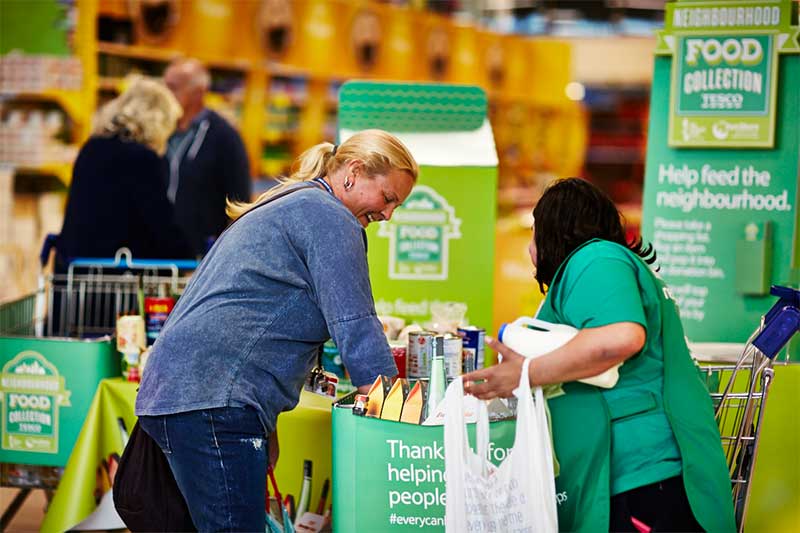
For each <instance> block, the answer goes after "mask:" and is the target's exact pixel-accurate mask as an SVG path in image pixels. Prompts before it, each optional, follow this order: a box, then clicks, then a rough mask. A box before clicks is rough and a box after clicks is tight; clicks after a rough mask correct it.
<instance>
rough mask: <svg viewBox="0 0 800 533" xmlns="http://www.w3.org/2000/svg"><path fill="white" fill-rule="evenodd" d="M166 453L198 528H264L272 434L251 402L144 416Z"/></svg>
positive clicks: (143, 421)
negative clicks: (245, 405)
mask: <svg viewBox="0 0 800 533" xmlns="http://www.w3.org/2000/svg"><path fill="white" fill-rule="evenodd" d="M139 424H140V426H141V427H142V429H144V430H145V431H146V432H147V434H148V435H150V436H151V437H152V438H153V440H155V441H156V443H158V445H159V447H160V448H161V450H163V452H164V454H165V455H166V457H167V461H168V462H169V465H170V467H171V468H172V473H173V474H174V475H175V481H177V483H178V488H179V489H180V491H181V493H182V494H183V497H184V499H185V500H186V504H187V505H188V507H189V512H190V514H191V515H192V521H193V522H194V525H195V527H196V528H197V530H198V531H258V532H263V531H264V528H265V520H266V511H265V509H264V504H265V498H266V475H267V436H266V435H265V434H264V427H263V426H262V425H261V422H260V420H259V418H258V414H257V413H256V410H255V409H253V408H251V407H223V408H219V409H206V410H201V411H189V412H185V413H179V414H175V415H165V416H142V417H139Z"/></svg>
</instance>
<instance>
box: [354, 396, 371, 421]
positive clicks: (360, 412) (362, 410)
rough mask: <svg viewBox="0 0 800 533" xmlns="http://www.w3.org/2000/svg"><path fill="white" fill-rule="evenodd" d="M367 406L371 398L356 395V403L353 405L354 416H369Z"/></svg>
mask: <svg viewBox="0 0 800 533" xmlns="http://www.w3.org/2000/svg"><path fill="white" fill-rule="evenodd" d="M367 404H369V396H367V395H366V394H356V401H355V403H354V404H353V414H354V415H356V416H364V415H365V414H367Z"/></svg>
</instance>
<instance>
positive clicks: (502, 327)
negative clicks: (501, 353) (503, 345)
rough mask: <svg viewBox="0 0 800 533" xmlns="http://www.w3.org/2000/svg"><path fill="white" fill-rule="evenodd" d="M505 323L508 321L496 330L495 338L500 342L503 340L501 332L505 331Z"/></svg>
mask: <svg viewBox="0 0 800 533" xmlns="http://www.w3.org/2000/svg"><path fill="white" fill-rule="evenodd" d="M507 325H508V323H504V324H503V325H501V326H500V330H499V331H498V332H497V340H499V341H500V342H503V333H505V331H506V326H507Z"/></svg>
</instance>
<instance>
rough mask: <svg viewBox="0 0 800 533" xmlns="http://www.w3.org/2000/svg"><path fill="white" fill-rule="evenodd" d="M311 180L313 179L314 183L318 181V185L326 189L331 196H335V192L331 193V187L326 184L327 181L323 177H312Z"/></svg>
mask: <svg viewBox="0 0 800 533" xmlns="http://www.w3.org/2000/svg"><path fill="white" fill-rule="evenodd" d="M311 181H313V182H314V183H319V184H320V185H322V186H323V187H324V188H325V190H326V191H328V192H329V193H331V195H332V196H336V195H335V194H333V189H332V188H331V186H330V185H329V184H328V182H327V181H325V179H324V178H314V179H313V180H311Z"/></svg>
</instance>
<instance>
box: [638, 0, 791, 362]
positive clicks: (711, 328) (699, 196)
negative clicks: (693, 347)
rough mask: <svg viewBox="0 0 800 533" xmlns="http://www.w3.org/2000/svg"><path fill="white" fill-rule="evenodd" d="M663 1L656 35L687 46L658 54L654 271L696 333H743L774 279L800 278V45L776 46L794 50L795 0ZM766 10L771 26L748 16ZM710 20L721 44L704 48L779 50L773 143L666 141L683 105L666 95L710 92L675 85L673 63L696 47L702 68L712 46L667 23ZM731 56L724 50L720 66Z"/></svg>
mask: <svg viewBox="0 0 800 533" xmlns="http://www.w3.org/2000/svg"><path fill="white" fill-rule="evenodd" d="M730 5H735V6H736V9H732V8H730V7H728V6H730ZM756 8H758V9H756ZM776 9H777V11H775V10H776ZM667 10H668V11H667V19H668V21H667V28H668V29H667V32H666V34H665V35H662V36H661V39H662V41H661V45H663V46H666V44H665V43H668V42H669V41H670V38H672V40H673V45H674V50H683V52H682V54H683V56H681V57H678V56H673V57H669V56H660V57H656V59H655V67H654V73H653V85H652V87H653V88H652V94H651V103H650V124H649V130H648V145H647V163H646V167H645V184H644V201H643V216H642V235H643V237H644V238H645V239H646V240H648V241H650V242H652V243H653V245H654V246H655V249H656V251H657V254H658V261H657V263H658V265H659V266H660V270H659V274H660V275H661V276H662V277H663V278H664V279H665V281H666V282H667V284H668V285H669V287H670V290H671V291H672V293H673V295H674V297H675V299H676V301H677V302H678V304H679V306H680V309H681V319H682V321H683V324H684V328H685V330H686V334H687V336H688V337H689V340H691V341H693V342H733V343H743V342H745V341H746V340H747V339H748V337H749V335H750V334H751V333H752V332H753V330H754V329H755V328H756V327H758V325H759V323H760V318H761V316H762V315H763V314H764V313H765V312H766V311H767V310H768V309H769V308H770V306H771V305H772V303H773V301H774V298H773V297H771V296H769V287H770V285H771V284H786V285H794V286H797V282H798V279H797V275H796V269H797V266H798V253H800V246H798V229H797V219H798V209H797V206H798V154H799V153H800V128H798V126H797V121H798V117H800V91H799V90H798V87H800V56H799V55H797V54H780V55H775V54H774V52H775V50H777V49H781V50H784V49H791V50H795V49H798V46H797V41H796V39H797V27H796V26H789V14H790V13H791V10H792V7H791V2H788V1H767V2H736V3H732V2H692V1H679V2H675V3H670V4H669V5H668V7H667ZM723 13H724V15H723ZM757 13H759V15H757ZM740 14H741V17H743V18H741V20H742V21H744V22H743V23H742V24H740V23H739V21H740ZM767 15H768V16H767ZM765 16H767V18H764V17H765ZM678 21H680V24H679V23H678ZM723 21H724V22H723ZM768 21H769V24H770V25H769V26H768V27H766V28H764V31H761V32H755V31H754V29H753V27H752V26H753V25H756V24H761V26H764V25H765V24H766V23H767V22H768ZM773 22H774V24H773ZM745 23H747V24H745ZM709 24H710V25H712V26H713V25H714V24H716V26H715V27H717V28H718V30H719V31H721V32H722V31H723V30H724V32H723V33H724V35H721V34H720V35H718V36H716V37H715V39H717V40H718V41H719V42H720V43H721V46H722V48H715V47H716V45H709V48H708V49H707V55H708V54H709V53H710V54H714V53H716V52H715V50H727V51H726V52H725V53H727V54H729V55H730V54H732V53H733V52H734V51H735V50H738V49H739V48H738V47H739V46H740V45H741V51H742V54H744V53H745V51H747V52H748V54H751V52H752V51H753V50H755V49H756V48H757V47H758V46H761V48H762V49H763V50H764V52H765V53H766V52H767V51H768V50H770V49H771V50H773V59H774V65H773V66H774V70H775V72H776V73H777V74H776V75H775V77H774V78H772V79H771V80H770V81H768V82H767V81H764V83H765V85H764V87H766V86H767V85H766V84H769V85H770V86H771V87H772V89H770V90H774V91H775V97H774V100H775V104H774V106H773V107H774V110H773V111H771V115H772V117H774V122H775V127H774V131H775V133H774V143H772V142H771V143H770V144H774V146H771V147H769V148H761V149H739V148H733V146H734V145H735V144H727V145H726V144H721V145H715V146H727V147H728V148H729V149H720V148H719V147H714V148H712V147H708V148H704V147H703V146H708V145H702V144H693V145H692V146H698V147H699V148H695V149H684V148H679V147H677V146H674V143H672V142H671V141H672V140H673V139H672V137H671V134H670V133H669V132H670V124H672V122H673V121H674V118H675V116H676V114H675V113H674V112H673V108H672V107H670V108H668V107H667V106H664V105H663V102H666V101H672V102H673V103H675V102H680V101H683V102H684V103H683V104H681V105H685V106H687V107H686V108H687V109H690V108H692V106H697V105H702V101H703V100H702V96H697V95H693V94H692V95H686V96H687V98H685V99H683V100H682V98H683V97H684V95H680V96H679V95H678V94H676V93H677V92H679V91H681V90H682V89H681V88H680V87H679V86H677V85H675V84H671V83H670V80H671V79H673V78H674V76H675V73H676V69H679V70H678V71H680V69H681V68H684V67H683V66H680V65H678V64H679V63H681V62H685V59H686V54H687V53H688V52H687V51H689V50H691V54H689V55H690V59H691V58H694V59H696V60H697V63H696V65H695V66H696V67H697V69H699V70H694V71H693V72H699V71H702V70H703V65H707V64H710V63H708V62H709V61H710V60H711V57H708V58H706V59H703V58H702V56H703V50H704V49H703V46H706V45H702V44H701V43H693V42H690V41H691V39H692V38H693V37H689V36H687V35H683V36H681V37H677V38H675V37H674V36H670V35H669V33H670V31H671V30H676V29H678V28H679V29H681V31H684V32H689V31H690V30H691V31H693V30H694V29H695V28H698V29H703V31H705V30H706V29H707V27H708V25H709ZM740 27H741V30H738V28H740ZM771 28H783V29H785V30H786V33H781V34H775V33H772V32H773V29H771ZM784 37H785V38H784ZM675 39H677V40H675ZM731 39H732V40H733V41H735V42H738V43H739V45H737V44H733V41H731V43H729V44H727V45H724V43H725V42H726V40H731ZM748 39H749V40H748ZM770 42H771V43H772V44H771V45H769V46H768V43H770ZM756 43H758V44H756ZM725 46H727V47H728V48H725ZM770 47H771V48H770ZM663 49H664V48H662V49H660V51H663ZM722 53H723V52H722V51H720V52H719V54H720V56H722ZM724 61H725V60H724V57H723V58H722V59H720V62H719V63H718V65H723V64H724ZM693 68H694V67H693ZM720 68H723V67H720ZM724 68H727V67H724ZM748 68H749V67H748ZM770 68H772V67H770ZM753 72H755V71H753ZM714 76H716V74H715V75H714ZM765 80H766V79H765ZM715 83H716V82H715ZM668 93H669V94H668ZM689 96H691V98H688V97H689ZM758 102H759V100H758V99H756V98H753V99H749V98H743V99H742V105H743V106H745V105H746V106H748V109H750V110H753V109H755V108H756V107H758V106H759V105H760V104H759V103H758ZM681 120H682V119H681ZM692 120H694V119H692ZM715 120H716V119H715ZM720 120H722V119H720ZM736 120H737V121H739V119H738V118H737V119H736ZM770 120H773V119H772V118H771V119H770ZM712 130H713V126H711V127H710V129H709V131H712ZM798 355H800V354H798ZM795 357H797V356H795Z"/></svg>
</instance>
